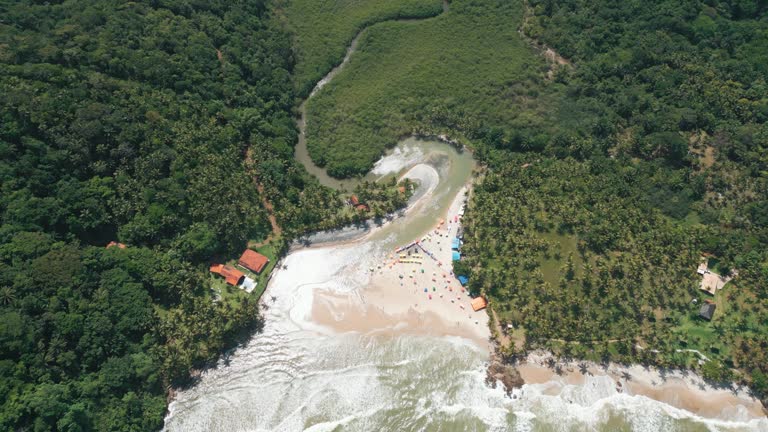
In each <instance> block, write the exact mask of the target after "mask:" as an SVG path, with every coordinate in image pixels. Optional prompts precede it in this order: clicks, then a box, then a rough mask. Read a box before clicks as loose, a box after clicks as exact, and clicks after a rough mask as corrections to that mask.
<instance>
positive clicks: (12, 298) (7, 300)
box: [0, 286, 16, 305]
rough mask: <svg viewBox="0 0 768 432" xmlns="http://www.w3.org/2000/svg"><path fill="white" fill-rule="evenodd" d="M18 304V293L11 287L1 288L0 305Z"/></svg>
mask: <svg viewBox="0 0 768 432" xmlns="http://www.w3.org/2000/svg"><path fill="white" fill-rule="evenodd" d="M15 302H16V291H15V290H14V289H13V288H12V287H9V286H4V287H3V288H0V304H3V305H10V304H13V303H15Z"/></svg>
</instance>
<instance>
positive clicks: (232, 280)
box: [210, 264, 245, 286]
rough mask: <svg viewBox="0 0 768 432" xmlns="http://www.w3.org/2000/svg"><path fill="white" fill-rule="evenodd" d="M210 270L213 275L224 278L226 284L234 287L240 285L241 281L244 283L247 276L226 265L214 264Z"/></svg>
mask: <svg viewBox="0 0 768 432" xmlns="http://www.w3.org/2000/svg"><path fill="white" fill-rule="evenodd" d="M210 270H211V273H216V274H219V275H222V276H224V279H225V280H226V282H227V283H228V284H230V285H232V286H237V285H239V284H240V281H242V280H243V278H244V277H245V274H243V272H241V271H240V270H238V269H236V268H234V267H232V266H228V265H224V264H214V265H212V266H211V268H210Z"/></svg>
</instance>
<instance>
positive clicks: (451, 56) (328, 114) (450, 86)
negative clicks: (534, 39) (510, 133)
mask: <svg viewBox="0 0 768 432" xmlns="http://www.w3.org/2000/svg"><path fill="white" fill-rule="evenodd" d="M521 18H522V7H521V5H520V4H519V3H517V2H506V1H493V0H492V1H479V0H461V1H454V2H452V3H451V7H450V10H449V11H448V12H447V13H445V14H442V15H440V16H438V17H436V18H434V19H428V20H424V21H419V22H408V23H399V22H387V23H382V24H377V25H375V26H373V27H371V28H370V29H369V30H368V31H366V33H365V34H364V35H363V37H362V39H361V41H360V45H359V47H358V52H356V53H355V54H354V55H353V56H352V58H351V61H350V63H349V65H348V66H347V68H345V70H344V71H343V72H342V73H341V74H339V75H338V76H337V77H336V78H335V79H334V80H333V81H332V82H331V83H330V84H329V85H327V86H326V87H325V88H324V89H323V90H322V91H321V92H319V93H318V94H317V95H316V97H314V98H313V99H311V100H310V101H309V103H308V117H307V118H308V121H307V138H308V141H307V143H308V149H309V152H310V155H311V156H312V159H313V160H315V162H316V163H318V164H320V165H324V166H326V167H327V169H328V172H329V173H330V174H331V175H333V176H339V177H343V176H350V175H356V174H360V173H364V172H366V171H368V170H369V169H370V167H371V166H372V164H373V162H374V161H375V160H376V158H378V157H379V155H380V154H381V153H382V152H383V151H384V149H385V148H387V147H390V146H392V145H394V144H395V143H396V142H397V140H398V138H399V137H401V136H402V135H405V134H410V133H412V132H413V131H414V130H417V129H423V130H431V131H436V132H443V131H451V130H460V131H474V130H477V129H478V128H480V127H481V125H482V124H485V123H490V124H505V125H506V126H507V127H509V128H510V129H511V128H514V127H516V126H517V125H519V124H530V123H531V122H533V123H536V122H540V121H541V120H540V119H541V116H538V115H535V114H534V113H535V111H536V110H542V109H543V105H541V104H538V105H536V106H533V105H530V104H529V101H530V98H531V96H535V95H536V92H535V91H534V90H529V89H535V88H538V87H540V85H539V84H540V82H541V80H542V79H543V74H542V73H541V68H543V67H544V62H543V60H542V59H541V58H540V57H538V56H536V55H535V54H534V52H533V51H532V50H531V49H530V48H529V47H528V45H527V44H526V43H525V42H524V41H523V40H522V39H521V38H520V36H519V35H518V33H517V28H518V26H519V23H520V20H521ZM526 110H527V111H528V112H526V113H524V114H523V112H524V111H526Z"/></svg>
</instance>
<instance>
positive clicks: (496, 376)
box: [485, 359, 525, 396]
mask: <svg viewBox="0 0 768 432" xmlns="http://www.w3.org/2000/svg"><path fill="white" fill-rule="evenodd" d="M485 382H486V384H488V385H489V386H490V387H491V388H496V383H498V382H501V383H502V384H503V385H504V390H505V391H506V392H507V396H509V395H511V394H512V390H514V389H516V388H520V387H522V386H523V384H525V381H523V378H522V377H521V376H520V372H518V370H517V369H515V367H514V366H511V365H506V364H503V363H501V362H499V361H498V360H496V359H493V360H491V364H490V365H489V366H488V371H487V373H486V376H485Z"/></svg>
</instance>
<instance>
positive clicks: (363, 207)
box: [355, 204, 370, 211]
mask: <svg viewBox="0 0 768 432" xmlns="http://www.w3.org/2000/svg"><path fill="white" fill-rule="evenodd" d="M355 208H356V209H358V210H361V211H368V210H370V209H369V208H368V206H367V205H365V204H358V205H356V206H355Z"/></svg>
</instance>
